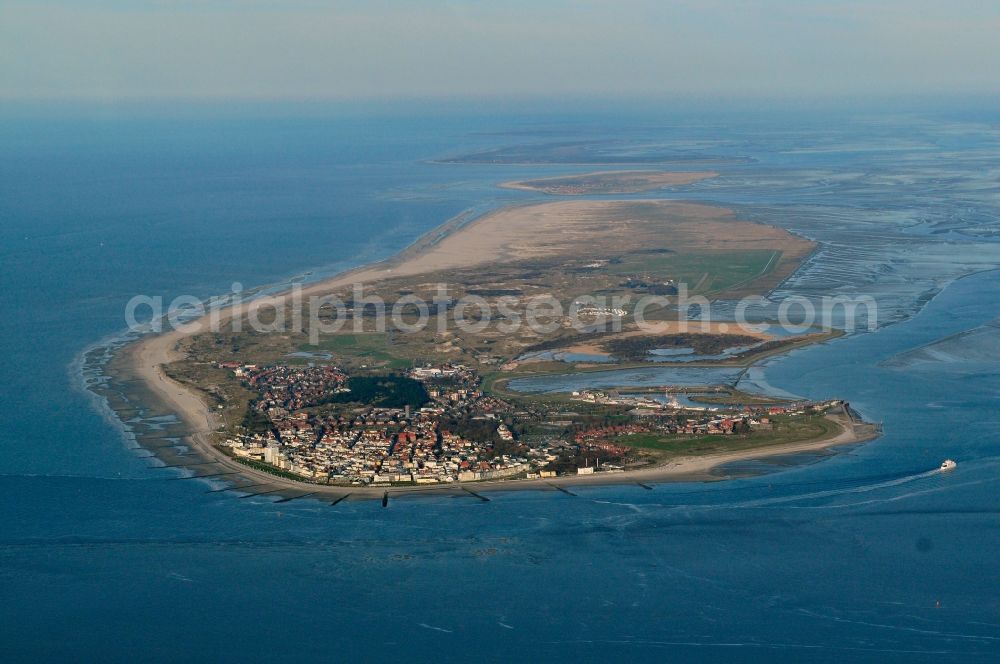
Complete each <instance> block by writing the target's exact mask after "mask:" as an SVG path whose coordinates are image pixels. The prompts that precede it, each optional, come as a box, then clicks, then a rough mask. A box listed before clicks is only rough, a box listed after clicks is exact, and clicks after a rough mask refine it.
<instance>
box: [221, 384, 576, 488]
mask: <svg viewBox="0 0 1000 664" xmlns="http://www.w3.org/2000/svg"><path fill="white" fill-rule="evenodd" d="M227 368H231V369H232V370H233V373H234V375H235V376H237V377H239V378H240V379H241V380H242V381H243V382H244V384H245V385H247V386H248V387H251V388H253V389H255V390H256V391H257V392H258V394H259V395H260V397H259V398H258V399H257V400H256V401H255V402H254V403H253V404H252V405H251V408H252V409H254V410H256V411H257V412H260V413H263V414H266V415H267V417H268V421H269V422H270V426H269V427H268V428H267V430H266V431H249V430H245V431H243V432H242V433H240V434H239V435H236V436H233V437H232V438H230V439H229V440H227V441H225V443H224V445H226V446H227V447H229V449H230V451H231V453H232V454H233V456H235V457H237V458H241V459H246V460H251V461H257V462H263V463H266V464H269V465H272V466H274V467H275V468H277V469H280V470H283V471H287V472H290V473H293V474H295V475H297V476H300V477H303V478H306V479H309V480H312V481H314V482H320V483H336V484H341V483H343V484H364V485H373V486H382V485H391V484H396V483H416V484H434V483H447V482H456V481H475V480H484V479H501V478H508V477H516V476H521V477H539V476H541V474H542V472H544V466H545V465H547V464H548V463H550V462H551V461H553V460H555V459H556V458H557V453H558V450H557V449H555V448H552V449H550V448H548V447H547V446H546V445H535V446H531V447H528V446H525V447H524V448H523V451H521V452H519V453H498V452H497V451H496V450H495V449H494V443H495V440H499V441H504V442H514V438H515V437H514V434H513V432H512V431H511V430H510V429H509V428H508V427H507V426H506V425H505V424H504V423H503V421H502V420H501V419H499V417H498V416H497V414H498V413H502V412H506V411H509V410H510V409H511V405H510V404H509V403H508V402H506V401H504V400H503V399H499V398H497V397H493V396H484V395H483V394H482V393H481V392H480V391H479V390H478V380H479V378H478V376H477V375H476V374H475V373H474V372H472V371H470V370H469V369H467V368H465V367H463V366H460V365H445V366H441V367H422V368H417V369H413V370H412V371H410V372H409V377H411V378H413V379H415V380H419V381H421V382H424V383H425V387H426V390H427V394H428V396H429V397H430V402H428V403H427V404H426V405H424V406H422V407H419V408H411V407H410V406H405V407H403V408H382V407H375V406H361V407H358V405H357V404H354V405H352V407H351V408H349V409H337V411H336V412H329V413H323V414H317V413H316V412H310V411H308V410H303V409H308V408H310V407H313V406H316V405H318V404H323V403H326V402H327V401H328V397H330V396H335V395H337V394H340V393H342V392H344V391H347V390H348V388H347V387H346V383H347V379H348V376H347V374H346V372H344V371H342V370H341V369H339V368H337V367H333V366H322V367H306V368H303V367H286V366H275V367H267V368H257V367H252V366H248V365H240V366H236V367H227ZM459 411H461V412H463V413H466V414H467V413H469V412H470V411H471V412H475V413H476V414H477V415H476V417H475V419H478V420H482V421H485V422H487V423H488V426H489V428H490V429H491V430H492V433H493V436H491V437H490V439H489V440H483V441H477V440H470V439H468V438H464V437H462V436H461V435H459V434H457V433H455V432H454V431H451V430H449V427H448V425H446V424H443V423H442V422H443V421H446V420H451V419H452V416H454V415H455V413H456V412H459ZM494 439H495V440H494Z"/></svg>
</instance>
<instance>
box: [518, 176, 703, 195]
mask: <svg viewBox="0 0 1000 664" xmlns="http://www.w3.org/2000/svg"><path fill="white" fill-rule="evenodd" d="M716 176H718V173H715V172H713V171H701V172H690V173H685V172H677V171H595V172H593V173H581V174H579V175H560V176H556V177H550V178H536V179H534V180H522V181H520V182H504V183H503V184H501V185H500V186H501V187H504V188H506V189H520V190H523V191H537V192H542V193H545V194H549V195H552V196H580V195H584V194H608V195H614V194H637V193H640V192H644V191H650V190H653V189H663V188H665V187H673V186H678V185H684V184H691V183H694V182H700V181H701V180H707V179H708V178H714V177H716Z"/></svg>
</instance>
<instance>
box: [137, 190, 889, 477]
mask: <svg viewBox="0 0 1000 664" xmlns="http://www.w3.org/2000/svg"><path fill="white" fill-rule="evenodd" d="M615 204H616V202H614V201H566V202H559V203H546V204H527V205H515V206H508V207H504V208H501V209H499V210H496V211H494V212H490V213H487V214H485V215H483V216H481V217H478V218H475V219H473V220H471V221H468V216H467V215H459V216H458V217H455V218H453V219H452V220H450V221H448V222H447V223H445V224H444V225H442V226H440V227H437V228H435V229H433V230H432V231H430V232H428V233H427V234H425V235H424V236H423V237H421V238H420V239H419V240H417V241H416V242H415V243H414V244H413V245H411V246H410V247H409V248H407V249H406V250H404V251H403V252H401V253H399V254H398V255H396V256H395V257H392V258H390V259H387V260H385V261H381V262H377V263H373V264H370V265H367V266H361V267H359V268H356V269H353V270H350V271H348V272H344V273H342V274H339V275H336V276H334V277H332V278H329V279H326V280H323V281H319V282H316V283H313V284H309V285H307V286H305V287H303V288H302V291H301V296H302V297H303V298H308V297H311V296H322V295H325V294H328V293H330V292H331V291H333V290H335V289H338V288H343V287H346V286H350V285H352V284H358V283H361V284H372V283H377V282H379V281H382V280H385V279H387V278H399V277H406V276H416V275H423V274H427V273H432V272H439V271H441V270H449V269H458V268H470V267H475V266H480V265H487V264H490V263H493V262H496V261H498V260H505V259H510V258H511V257H514V256H517V257H523V256H524V255H526V254H527V255H531V256H536V257H537V256H545V255H546V252H549V251H551V247H552V246H553V243H554V242H556V241H557V239H558V241H560V242H566V241H567V240H566V238H569V241H570V242H584V243H585V242H598V243H599V242H600V241H601V239H602V238H601V236H602V235H603V234H604V233H609V234H610V233H615V232H617V231H618V230H619V229H616V228H613V227H609V225H608V224H603V225H595V224H594V223H593V219H591V223H581V221H580V220H581V219H582V218H583V219H586V218H589V217H588V215H590V217H593V216H594V214H595V211H596V213H598V216H599V214H600V213H604V212H607V211H614V208H613V206H614V205H615ZM663 205H665V206H670V209H672V210H676V211H677V212H678V213H679V214H684V215H687V216H688V217H693V218H696V219H698V220H699V222H700V223H701V224H703V225H705V226H707V227H709V232H711V230H712V228H711V227H712V226H718V225H728V224H734V223H736V224H742V225H743V226H744V227H746V228H743V227H741V229H740V230H741V231H743V232H749V233H751V234H753V233H756V234H760V235H763V236H767V237H768V238H769V239H771V240H773V239H774V238H775V237H778V236H779V235H780V234H782V233H784V231H780V229H776V228H774V227H770V226H766V225H763V224H756V223H751V222H734V221H733V216H732V213H731V212H729V211H728V210H724V209H722V208H717V207H711V206H705V205H696V204H689V203H678V202H670V203H663ZM729 228H730V229H732V228H733V227H731V226H730V227H729ZM730 232H732V231H730ZM808 251H811V247H809V248H808ZM808 251H807V250H806V248H803V249H801V252H802V254H803V255H805V254H807V253H808ZM786 269H787V270H792V269H794V266H790V267H788V268H786ZM244 307H245V305H244ZM237 312H240V315H243V312H244V309H243V308H241V309H235V308H224V309H222V310H220V311H217V312H214V313H213V314H211V315H212V316H214V317H215V318H216V320H217V322H218V324H221V325H225V324H227V323H229V322H230V321H231V319H232V318H233V317H234V316H235V315H237ZM208 323H209V315H208V314H206V315H205V316H203V317H202V318H200V319H198V320H195V321H192V322H190V323H188V324H186V325H185V326H183V327H181V328H179V329H172V330H168V331H165V332H163V333H160V334H155V335H148V336H145V337H142V338H141V339H139V340H138V341H136V342H134V343H132V344H130V345H127V346H125V347H123V348H122V349H121V350H120V351H119V353H120V355H121V357H120V358H119V359H120V360H121V361H120V362H118V365H119V366H120V367H121V368H122V370H123V372H124V373H125V374H126V377H127V378H130V379H133V380H137V381H139V382H141V384H142V385H143V386H144V387H145V388H147V391H148V393H149V394H151V395H152V397H153V398H155V399H156V400H158V401H159V402H160V403H161V405H162V406H163V407H164V408H165V409H166V410H167V411H169V412H172V413H175V414H176V415H177V416H178V417H179V418H180V420H181V421H182V422H183V425H184V429H185V433H186V435H185V439H186V440H187V442H188V443H190V447H191V449H192V451H193V452H194V453H196V455H197V456H198V457H200V458H202V459H203V460H204V461H206V462H212V465H211V466H207V468H211V472H210V473H209V472H206V473H205V475H209V474H213V475H217V476H219V477H220V479H222V478H223V476H225V479H226V481H234V480H236V479H237V478H238V479H246V480H252V481H253V482H254V483H255V484H257V485H260V484H266V485H267V487H273V488H275V489H279V490H281V491H285V490H287V491H289V492H291V491H299V492H302V491H306V490H308V491H310V492H313V493H315V494H343V493H344V492H345V491H347V490H349V491H350V492H351V493H352V494H353V495H354V496H355V497H366V496H367V497H380V496H381V495H382V492H383V491H384V489H383V488H381V487H357V486H351V487H345V486H334V485H330V486H327V485H321V484H314V483H311V482H307V481H298V480H294V479H291V478H287V477H279V476H277V475H274V474H271V473H268V472H266V471H263V470H259V469H257V468H252V467H250V466H247V465H246V464H243V463H240V462H239V461H236V460H234V459H233V458H231V457H229V456H228V455H226V454H225V453H224V452H223V451H221V450H220V449H218V448H216V447H215V446H214V445H213V443H212V440H211V436H212V434H213V432H215V431H217V430H218V429H219V428H220V426H221V425H222V422H221V421H220V418H219V416H218V415H217V414H216V413H215V412H213V409H212V408H211V407H210V406H209V405H208V404H207V403H206V401H205V400H204V399H203V398H202V396H201V395H200V394H199V393H198V392H197V391H195V390H193V389H190V388H189V387H188V386H185V385H183V384H181V383H179V382H178V381H176V380H174V379H172V378H171V377H170V376H168V375H167V372H166V370H165V367H167V366H169V365H170V364H171V363H173V362H176V361H178V360H180V359H182V358H183V355H182V354H181V353H180V352H179V351H178V344H179V343H180V342H181V341H182V340H184V339H185V338H187V337H189V336H191V335H194V334H197V333H198V332H201V331H205V330H207V326H208ZM831 419H833V420H834V421H835V422H836V424H837V427H836V429H837V433H835V434H831V435H828V436H825V437H823V438H820V439H816V440H809V441H805V442H799V443H789V444H777V445H770V446H766V447H758V448H747V449H742V450H734V451H732V452H725V453H719V454H706V455H702V456H692V457H678V458H673V459H671V460H670V461H669V462H666V463H663V464H659V465H656V466H654V467H645V468H642V469H639V470H630V471H626V472H624V473H608V474H601V475H589V476H563V477H557V478H549V479H546V480H544V481H542V480H532V479H525V480H502V481H490V480H484V481H477V482H475V486H476V487H480V488H481V489H489V490H494V489H500V488H503V489H519V488H523V489H532V488H534V489H543V488H546V486H547V485H549V484H557V485H563V484H600V483H605V484H607V483H629V482H634V481H636V480H647V481H668V480H690V479H707V478H709V477H710V476H709V475H708V472H709V471H710V470H711V469H712V468H714V467H715V466H718V465H720V464H724V463H728V462H731V461H735V460H740V459H751V458H760V457H764V456H771V455H777V454H787V453H794V452H803V451H807V450H821V449H826V448H829V447H834V446H838V445H849V444H855V443H859V442H862V441H865V440H870V439H872V438H874V437H875V436H876V435H877V433H876V432H875V431H874V429H873V428H871V427H870V425H861V424H858V423H856V422H854V421H853V420H852V419H851V418H850V417H848V416H846V415H845V416H837V417H831ZM233 488H234V489H238V487H233ZM264 488H266V487H259V488H258V489H256V490H258V491H259V490H260V489H264ZM456 490H460V489H459V487H458V486H454V485H451V484H443V485H420V486H413V487H398V488H393V489H392V492H393V493H402V492H406V493H411V492H420V493H433V492H440V491H456ZM275 493H278V492H275Z"/></svg>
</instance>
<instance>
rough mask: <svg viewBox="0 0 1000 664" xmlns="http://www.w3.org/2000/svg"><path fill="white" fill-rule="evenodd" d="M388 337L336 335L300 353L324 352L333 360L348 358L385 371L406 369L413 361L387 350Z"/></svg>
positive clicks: (381, 334) (301, 348)
mask: <svg viewBox="0 0 1000 664" xmlns="http://www.w3.org/2000/svg"><path fill="white" fill-rule="evenodd" d="M389 348H390V346H389V337H388V335H387V334H384V333H371V334H336V335H333V336H329V337H325V338H323V339H320V342H319V344H318V345H316V346H313V345H311V344H305V345H303V346H300V347H299V350H300V351H304V352H310V353H316V352H322V351H326V352H328V353H332V354H333V355H334V357H335V358H339V357H350V358H354V359H355V360H358V361H361V362H365V363H368V364H374V365H379V366H384V367H385V368H387V369H407V368H409V367H411V366H413V361H412V360H410V359H408V358H404V357H399V356H397V355H395V354H394V353H392V352H391V351H390V350H389Z"/></svg>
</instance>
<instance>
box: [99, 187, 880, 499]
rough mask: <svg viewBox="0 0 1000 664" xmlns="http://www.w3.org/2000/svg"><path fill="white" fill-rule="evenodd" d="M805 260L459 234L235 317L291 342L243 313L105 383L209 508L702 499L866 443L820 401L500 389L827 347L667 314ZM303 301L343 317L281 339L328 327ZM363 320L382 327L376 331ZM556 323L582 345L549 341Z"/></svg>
mask: <svg viewBox="0 0 1000 664" xmlns="http://www.w3.org/2000/svg"><path fill="white" fill-rule="evenodd" d="M814 248H815V247H814V244H813V243H812V242H810V241H809V240H806V239H804V238H801V237H798V236H795V235H793V234H791V233H788V232H787V231H784V230H782V229H779V228H776V227H773V226H768V225H765V224H761V223H756V222H751V221H747V220H744V219H740V218H739V217H738V216H737V215H736V214H734V213H733V212H732V211H730V210H725V209H722V208H718V207H714V206H708V205H702V204H694V203H682V202H676V201H664V200H642V201H636V200H619V201H616V200H600V201H597V200H572V201H559V202H549V203H530V204H526V205H515V206H509V207H505V208H502V209H499V210H497V211H494V212H492V213H489V214H485V215H482V216H480V217H477V218H472V219H470V218H468V217H467V216H465V215H463V216H460V217H458V218H456V219H454V220H452V221H450V222H449V223H447V224H445V225H444V226H443V227H441V228H439V229H436V230H435V231H432V232H431V233H429V234H427V235H426V236H425V237H424V238H422V239H421V240H420V241H418V242H417V243H415V244H414V245H413V246H412V247H410V248H409V249H408V250H406V251H404V252H403V253H401V254H400V255H398V256H396V257H395V258H393V259H390V260H387V261H383V262H381V263H376V264H373V265H369V266H364V267H361V268H358V269H356V270H353V271H351V272H348V273H345V274H342V275H339V276H337V277H335V278H332V279H328V280H325V281H322V282H318V283H314V284H311V285H308V286H306V287H304V288H302V289H300V291H299V292H298V293H297V294H296V295H297V297H296V298H287V297H281V298H264V300H265V302H266V306H265V307H264V308H263V309H261V308H258V309H257V310H256V313H255V315H256V316H257V317H258V319H259V317H260V316H261V315H262V314H261V312H262V311H268V309H267V307H270V310H269V315H270V316H271V319H272V320H273V321H274V322H277V321H279V320H280V321H291V320H298V321H299V327H295V326H294V325H293V326H291V327H289V326H288V325H285V326H284V327H282V328H281V329H280V330H277V331H274V332H266V331H261V330H259V329H256V328H255V327H254V326H252V325H249V324H248V323H249V316H250V313H249V311H248V308H247V307H240V308H235V307H232V308H224V309H221V310H219V311H216V312H214V313H213V315H212V316H214V319H215V323H216V325H218V326H221V327H217V328H216V329H210V326H209V325H208V324H207V323H208V320H207V319H208V318H210V316H206V317H205V318H204V319H201V320H199V321H195V322H194V323H193V324H189V325H186V326H185V327H184V328H182V329H177V330H171V331H168V332H165V333H162V334H158V335H151V336H147V337H144V338H142V339H140V340H139V341H138V342H136V343H134V344H132V345H130V346H128V347H126V348H125V349H124V350H123V352H121V353H119V354H118V355H117V356H116V357H115V358H114V360H113V361H112V362H111V364H110V365H109V368H110V371H111V373H112V374H113V375H114V377H115V380H117V381H119V383H120V384H127V385H129V386H130V389H132V390H133V394H135V395H138V396H136V399H123V400H122V401H123V402H129V403H132V402H133V401H135V400H150V399H152V400H155V401H157V402H159V403H160V404H162V407H163V412H166V413H176V414H177V415H178V416H179V417H180V418H181V419H182V421H183V423H184V425H185V426H186V428H187V432H188V435H187V436H186V442H185V444H184V445H183V446H178V445H177V444H175V443H171V444H161V443H156V444H150V445H148V449H150V450H152V451H153V452H154V453H155V454H156V456H157V457H159V458H160V459H161V460H162V461H163V462H164V463H165V464H166V465H170V466H191V467H195V468H197V471H192V472H193V473H195V475H194V476H202V477H210V478H211V477H215V478H219V479H220V480H221V479H224V480H225V481H226V482H227V484H226V485H225V486H224V487H223V488H222V489H219V490H230V489H232V490H242V491H244V492H250V494H249V495H254V494H271V493H273V494H275V495H282V496H284V498H282V499H283V500H284V499H294V498H296V497H302V496H323V495H329V496H332V497H334V498H335V500H337V501H339V500H341V499H344V498H345V497H346V496H350V497H351V498H352V499H353V498H359V497H364V496H373V495H374V496H379V495H381V496H382V499H383V501H387V500H388V495H389V494H388V493H387V492H389V491H390V490H391V491H392V492H404V491H405V492H411V491H418V492H424V491H431V492H436V491H459V492H464V493H473V494H475V491H474V490H473V489H475V487H480V488H489V489H491V490H492V489H499V488H503V489H512V488H532V487H534V488H551V489H557V488H558V489H560V490H567V489H566V486H567V485H572V484H576V483H608V482H612V483H614V482H654V481H665V480H671V479H688V480H690V479H702V480H705V479H719V476H717V475H713V474H712V469H713V468H717V467H718V466H720V464H723V463H726V462H727V461H732V460H736V459H744V458H758V457H765V456H769V455H779V454H789V453H794V452H802V451H804V450H825V449H828V448H830V447H832V446H837V445H845V444H854V443H858V442H861V441H864V440H869V439H871V438H873V437H875V436H877V435H878V428H877V427H876V426H874V425H869V424H866V423H864V422H862V421H861V420H860V418H859V417H857V415H856V414H855V413H854V412H853V411H852V410H851V409H850V406H849V404H846V403H844V402H843V401H840V400H838V399H836V398H833V397H831V398H829V399H826V400H823V401H802V400H788V399H780V398H775V397H771V396H768V395H759V394H747V393H743V392H741V391H739V390H738V389H736V388H735V387H733V386H731V385H730V386H726V385H719V384H713V385H707V384H706V385H702V386H698V387H696V388H692V387H691V386H687V387H683V386H669V385H661V386H657V387H656V388H655V390H654V391H653V392H645V393H644V392H642V391H641V390H640V391H629V388H627V387H626V386H620V387H616V388H608V389H602V390H593V389H579V390H569V391H567V392H552V393H525V392H521V391H518V390H516V389H513V384H514V383H516V381H517V380H518V379H523V378H525V377H537V376H546V375H562V374H567V373H569V374H579V375H581V376H583V375H588V374H590V373H592V372H601V371H607V370H608V369H612V368H613V369H622V368H625V367H648V366H653V363H654V362H656V363H662V362H668V363H677V364H678V365H679V364H680V363H681V361H683V362H684V366H688V367H695V366H700V367H731V368H740V367H747V366H750V365H751V364H753V363H754V362H756V361H758V360H759V359H760V358H762V357H766V356H768V355H771V354H774V353H779V352H784V351H786V350H788V349H791V348H795V347H800V346H802V345H806V344H810V343H816V342H821V341H825V340H827V339H830V338H833V337H834V336H836V335H837V334H838V333H837V332H836V331H835V330H821V329H814V330H809V331H808V332H806V333H803V334H801V335H797V336H786V337H778V336H774V335H770V334H768V333H766V332H758V331H754V330H744V329H735V328H733V326H732V325H731V324H729V323H727V322H724V321H715V320H713V321H711V322H708V323H705V324H701V323H699V324H695V325H692V324H689V323H688V322H687V321H685V320H682V318H681V317H680V316H679V315H678V311H677V310H676V309H675V308H674V307H672V306H670V305H669V304H667V302H669V301H670V299H671V298H672V297H673V296H676V295H677V294H678V290H679V289H683V290H685V291H689V294H690V295H692V296H695V297H700V298H702V301H704V302H706V303H708V302H711V301H716V300H731V299H734V298H737V297H740V296H743V295H747V294H754V293H766V292H769V291H770V290H771V289H773V288H774V287H776V286H777V285H778V284H780V283H781V282H782V281H783V280H784V279H786V278H787V277H788V276H789V275H790V274H792V273H793V272H794V271H795V270H796V269H797V267H798V266H799V265H800V264H801V262H802V261H803V260H804V259H805V258H806V257H808V256H809V255H810V254H811V252H812V251H813V250H814ZM359 286H363V289H362V290H360V291H359ZM443 287H444V292H443V291H442V288H443ZM320 297H335V298H336V299H337V300H338V301H339V302H340V303H342V311H341V312H340V314H341V315H342V316H343V320H341V321H340V322H341V323H342V324H343V327H342V328H338V329H336V330H331V331H324V332H323V333H321V334H317V333H316V330H314V329H308V330H307V329H305V328H306V327H308V326H307V325H302V321H309V320H310V319H312V322H313V323H323V324H325V325H329V324H331V323H332V322H333V313H334V312H333V307H332V306H331V307H330V308H328V309H322V310H321V311H319V312H318V315H317V312H316V311H306V305H305V304H304V302H305V301H306V300H310V299H312V300H315V299H316V298H320ZM539 297H544V298H547V299H548V301H550V302H551V303H554V304H555V309H552V308H550V309H549V310H547V312H548V313H547V316H545V325H544V327H543V329H539V327H538V326H527V325H520V326H512V325H511V324H512V323H513V322H514V321H515V320H516V319H522V318H524V317H525V316H526V314H527V311H526V308H530V306H531V302H532V301H533V298H539ZM466 298H475V301H476V302H477V303H478V304H477V306H479V307H480V309H479V311H478V312H474V313H473V314H472V315H471V320H472V321H473V322H481V321H483V320H487V319H490V318H491V317H492V321H493V323H495V324H492V325H484V326H479V325H472V326H466V327H462V328H459V327H456V326H455V325H452V324H449V316H453V315H457V313H458V312H457V309H458V308H459V307H460V306H462V304H461V303H463V302H464V301H465V300H466ZM642 298H648V299H649V300H650V301H651V302H652V305H651V306H647V307H646V308H645V310H644V312H643V320H642V321H640V320H639V319H638V317H637V314H636V313H634V311H633V310H631V309H629V308H628V307H626V306H624V305H622V306H621V307H618V306H616V305H607V306H605V305H597V304H594V302H598V301H599V302H605V301H607V302H634V301H635V300H637V299H638V300H640V301H641V300H642ZM255 302H259V300H258V301H255ZM379 302H381V303H383V304H384V306H385V307H388V308H392V309H393V311H394V313H396V314H398V320H396V322H395V324H394V325H392V326H391V327H390V328H388V329H386V328H385V327H382V325H384V322H385V321H384V318H380V317H379V316H378V315H376V314H377V313H378V312H377V311H376V310H377V308H378V306H377V303H379ZM420 302H425V303H430V304H431V309H432V310H430V311H426V312H421V311H420V310H419V307H418V306H417V304H416V303H420ZM400 305H402V306H400ZM577 305H579V306H577ZM466 313H467V314H468V312H466ZM571 314H572V316H573V317H575V319H576V320H577V322H579V320H580V319H582V320H583V322H584V323H585V326H584V329H582V330H581V329H580V327H579V325H576V326H574V325H570V324H569V319H570V317H571ZM267 315H268V314H264V317H265V318H266V317H267ZM491 315H492V316H491ZM467 320H468V319H467ZM237 322H238V323H239V324H238V325H234V323H237ZM258 322H259V320H258ZM421 322H422V323H423V324H422V325H419V324H418V323H421ZM640 322H641V323H642V324H640ZM679 354H683V355H685V357H683V358H678V357H676V356H677V355H679ZM681 399H683V403H682V402H681ZM129 403H126V404H125V405H124V406H123V407H124V408H126V409H127V408H133V407H134V404H133V405H129ZM140 442H141V441H140ZM179 450H180V451H179ZM191 456H194V457H196V459H197V461H195V462H191V461H190V457H191ZM476 495H479V494H476Z"/></svg>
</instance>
